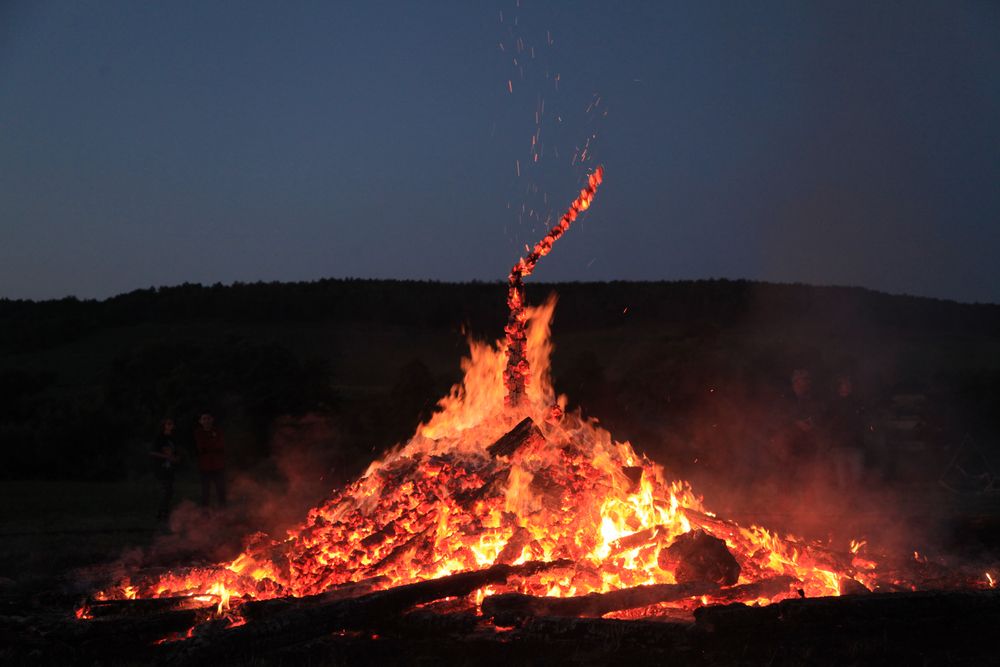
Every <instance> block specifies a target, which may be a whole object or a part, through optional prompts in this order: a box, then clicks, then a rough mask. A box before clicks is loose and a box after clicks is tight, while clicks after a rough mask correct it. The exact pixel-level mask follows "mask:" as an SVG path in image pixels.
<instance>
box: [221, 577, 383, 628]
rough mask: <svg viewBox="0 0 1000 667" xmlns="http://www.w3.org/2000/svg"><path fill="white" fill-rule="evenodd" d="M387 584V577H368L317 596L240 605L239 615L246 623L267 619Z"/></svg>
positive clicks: (352, 595)
mask: <svg viewBox="0 0 1000 667" xmlns="http://www.w3.org/2000/svg"><path fill="white" fill-rule="evenodd" d="M388 583H389V578H388V577H370V578H368V579H363V580H361V581H352V582H349V583H346V584H341V585H340V586H335V587H334V588H332V589H330V590H327V591H324V592H322V593H319V594H317V595H307V596H304V597H300V598H288V597H284V598H274V599H271V600H252V601H250V602H244V603H243V604H241V605H240V607H239V613H240V615H241V616H242V617H243V618H245V619H246V620H247V621H251V620H256V619H261V618H268V617H270V616H274V615H275V614H279V613H281V612H283V611H286V610H288V609H292V608H302V607H307V606H309V605H319V604H323V603H326V602H336V601H337V600H347V599H350V598H356V597H360V596H362V595H367V594H368V593H371V592H372V591H375V590H378V589H382V588H385V586H386V584H388Z"/></svg>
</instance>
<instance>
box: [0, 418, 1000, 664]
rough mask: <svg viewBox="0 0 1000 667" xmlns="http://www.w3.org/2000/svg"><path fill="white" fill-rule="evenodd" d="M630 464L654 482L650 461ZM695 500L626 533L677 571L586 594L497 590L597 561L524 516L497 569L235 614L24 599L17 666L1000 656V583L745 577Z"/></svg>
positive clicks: (6, 634)
mask: <svg viewBox="0 0 1000 667" xmlns="http://www.w3.org/2000/svg"><path fill="white" fill-rule="evenodd" d="M543 444H544V436H543V435H542V433H541V431H540V430H539V429H538V428H537V426H536V425H535V424H534V423H533V422H532V421H531V420H530V419H525V420H524V421H522V422H520V423H519V424H518V425H517V426H516V427H514V429H513V430H511V431H510V432H509V433H507V434H506V435H504V436H503V437H502V438H500V439H499V440H497V441H496V442H495V443H494V444H493V445H491V446H490V447H489V448H488V449H487V451H488V452H489V453H490V454H491V457H492V458H493V459H495V461H494V463H496V459H508V460H509V459H510V458H512V457H516V456H518V452H519V451H522V450H523V448H525V447H534V446H541V445H543ZM506 470H507V468H505V467H504V466H503V465H496V466H493V467H489V466H487V468H484V474H483V476H482V478H483V480H484V483H483V484H482V486H481V487H480V488H478V489H474V490H473V491H471V492H470V493H469V496H468V497H467V498H465V499H464V502H467V503H469V504H472V503H475V501H476V500H477V499H478V498H480V497H482V494H485V493H490V492H492V490H493V489H495V488H496V487H497V486H498V485H502V484H504V483H505V482H506V477H505V473H506ZM623 473H624V475H625V477H626V478H627V479H628V481H629V483H630V484H631V485H632V486H634V487H638V486H639V484H640V483H641V481H642V469H641V468H632V469H625V470H623ZM393 474H399V475H404V476H405V475H406V474H407V471H406V470H405V469H400V470H398V471H393ZM537 479H543V476H542V475H539V477H538V478H537ZM543 492H544V488H540V493H543ZM683 511H684V512H685V515H686V516H687V518H688V520H689V521H690V523H691V525H692V526H694V529H693V530H692V531H690V532H689V533H685V534H682V535H680V536H678V537H676V538H675V539H673V540H672V541H671V542H670V543H669V544H667V543H665V530H664V527H663V526H654V527H652V528H647V529H644V530H640V531H637V532H635V533H633V534H630V535H626V536H624V537H621V538H620V539H619V540H618V541H617V542H615V543H613V544H612V545H611V547H612V548H611V551H612V553H624V552H627V551H629V550H631V549H636V548H653V547H655V548H657V549H659V553H658V561H659V563H660V564H661V566H662V567H664V568H665V569H667V568H669V569H670V570H671V571H674V572H675V573H676V579H677V583H670V584H655V585H643V586H634V587H630V588H623V589H620V590H612V591H608V592H602V593H590V594H587V595H578V596H570V597H544V596H535V595H525V594H522V593H516V592H500V593H495V592H493V589H497V588H498V589H500V590H504V587H505V586H507V585H508V584H513V583H515V582H517V581H518V580H522V579H524V578H528V577H532V576H536V575H539V574H540V573H548V574H550V575H554V574H557V573H560V572H564V571H565V572H571V571H576V572H578V573H579V572H580V567H581V565H580V564H577V563H574V562H573V561H570V560H558V559H557V560H551V561H529V562H525V563H522V564H516V565H515V564H514V563H515V562H516V561H517V559H518V558H519V556H520V554H521V553H522V552H523V550H524V547H525V545H526V544H527V543H528V542H529V541H530V539H531V536H530V534H529V531H527V530H526V529H524V528H519V529H515V530H514V531H513V533H512V535H511V537H510V538H509V539H508V541H507V544H506V545H505V546H504V548H503V549H502V550H501V551H500V553H499V555H498V556H497V557H496V560H495V562H494V564H493V565H492V566H490V567H487V568H485V569H481V570H476V571H469V572H461V573H458V574H452V575H449V576H443V577H440V578H436V579H429V580H425V581H418V582H416V583H411V584H406V585H399V586H395V587H391V588H386V586H387V585H388V583H389V581H388V580H387V579H386V578H385V577H378V576H373V577H370V578H368V579H364V580H361V581H356V582H351V583H347V584H342V585H339V586H334V587H331V588H330V589H329V590H327V591H325V592H323V593H321V594H318V595H311V596H306V597H299V598H292V597H284V598H276V599H270V600H250V599H241V600H232V601H231V604H232V607H231V608H230V609H228V610H225V609H220V604H219V603H220V602H221V600H219V599H217V598H213V597H212V596H205V595H197V596H175V597H166V598H155V599H135V600H89V601H87V604H86V605H84V606H82V607H81V608H79V609H78V610H77V612H78V614H74V613H72V612H71V611H70V610H67V609H62V610H59V609H50V610H47V611H44V612H39V611H38V610H37V609H35V610H32V611H31V612H30V613H28V612H25V613H20V612H19V608H18V606H17V605H16V604H7V605H4V606H3V607H2V608H0V609H2V610H3V611H2V612H0V664H19V663H21V662H25V661H30V662H38V663H43V664H109V663H110V664H115V663H118V662H128V663H130V664H158V663H165V664H178V663H180V664H212V665H213V666H214V665H218V664H220V663H221V664H255V665H257V664H265V665H269V664H301V663H303V662H314V663H331V664H339V663H348V664H354V663H377V664H411V663H414V662H425V663H434V664H442V663H443V664H451V663H463V664H468V663H477V664H478V663H482V664H511V663H516V664H519V663H525V662H530V663H535V664H544V663H547V662H554V663H559V664H562V663H566V662H573V663H576V664H606V663H608V662H609V661H612V660H613V661H616V662H618V661H622V662H629V661H634V662H636V663H637V664H645V663H649V662H651V661H654V660H656V661H663V662H667V661H672V662H680V663H682V664H687V663H693V664H732V663H733V662H736V661H739V662H741V663H743V664H758V661H759V662H760V664H783V663H787V664H800V663H802V662H812V663H817V664H845V663H853V662H859V661H861V662H864V661H866V660H868V659H874V661H877V662H894V661H896V660H897V659H898V658H902V659H903V660H904V661H912V660H911V659H912V658H914V655H915V654H914V651H917V650H923V651H925V653H926V655H930V656H932V657H934V658H941V659H942V661H952V662H962V661H963V660H964V661H966V662H969V661H970V660H971V662H972V663H975V662H982V660H979V658H982V657H985V656H986V655H987V653H986V652H985V649H983V647H984V646H985V642H987V641H991V640H992V628H993V627H995V626H996V624H998V623H1000V594H998V593H1000V592H998V591H965V592H962V591H958V592H948V593H940V592H939V593H933V592H932V593H906V594H888V595H885V594H867V593H868V591H867V589H865V588H864V586H861V585H860V584H857V582H855V584H856V586H855V587H854V588H853V589H848V588H847V586H846V584H847V583H848V582H845V585H842V590H843V591H845V592H858V593H865V594H863V595H862V594H859V595H846V596H844V597H841V598H817V599H797V598H798V593H799V592H800V589H799V586H800V585H801V582H800V581H798V580H797V579H796V578H794V577H791V576H784V575H782V576H774V575H770V576H763V577H760V576H754V577H751V582H750V583H742V584H740V583H738V581H739V579H740V578H741V576H743V575H745V574H746V573H741V569H740V565H739V564H738V563H737V561H736V559H735V558H734V557H733V555H732V553H730V551H729V550H728V548H727V547H726V543H725V541H723V539H719V538H725V539H726V540H731V541H732V542H739V541H740V540H741V539H744V537H743V534H742V533H741V531H742V529H741V528H740V527H739V526H738V525H736V524H733V523H730V522H726V521H724V520H722V519H718V518H716V517H713V516H709V515H706V514H702V513H699V512H696V511H694V510H690V509H684V510H683ZM433 525H434V523H433V521H431V526H432V527H433ZM428 530H429V529H428ZM394 531H395V528H394V526H393V525H392V524H391V523H390V524H388V525H386V526H384V527H383V528H382V529H381V530H380V531H377V532H375V533H373V534H372V535H371V536H370V537H368V538H366V539H367V540H369V542H370V544H369V546H372V545H375V544H377V543H378V542H379V540H383V539H385V537H386V536H390V535H392V534H393V533H394ZM421 539H423V532H418V533H417V534H416V535H415V536H414V537H413V538H412V539H411V540H409V541H407V542H406V543H404V544H403V545H401V546H400V547H397V548H396V549H393V550H392V551H391V552H390V553H389V554H388V555H386V556H385V558H396V559H403V558H408V557H412V554H411V551H412V550H413V549H415V548H416V547H415V546H414V545H417V544H418V543H419V541H420V540H421ZM802 548H803V549H814V550H817V551H816V553H814V554H813V557H815V558H817V559H823V560H825V561H826V562H829V563H830V564H831V566H836V567H837V568H840V569H842V570H843V569H846V568H848V567H849V565H850V556H848V555H842V554H837V553H835V552H832V551H831V552H823V551H822V550H821V549H820V548H819V547H809V546H805V545H803V547H802ZM752 574H754V575H758V574H759V573H756V572H754V573H752ZM743 580H744V581H746V577H745V576H744V579H743ZM851 581H853V580H851ZM491 587H492V589H491ZM507 590H508V591H509V590H510V589H509V588H507ZM477 594H478V596H479V597H476V595H477ZM775 598H778V599H780V598H786V599H784V600H783V601H781V602H778V603H776V604H772V605H769V606H765V607H758V606H748V605H746V604H742V603H740V602H738V601H741V600H743V601H745V600H758V599H775ZM788 598H794V599H788ZM478 600H481V602H479V604H477V601H478ZM734 602H735V604H732V603H734ZM77 615H79V616H80V618H78V617H77ZM625 619H628V620H625ZM914 633H916V634H914ZM887 637H888V638H892V642H889V641H888V640H885V638H887ZM880 638H881V639H880ZM935 638H938V639H939V641H938V642H937V643H935V641H934V640H935ZM945 638H946V639H945ZM880 642H881V643H880ZM921 642H923V644H921ZM915 646H916V647H922V648H914V647H915ZM989 655H990V656H992V646H991V645H990V652H989ZM834 658H836V659H834ZM932 661H933V660H932Z"/></svg>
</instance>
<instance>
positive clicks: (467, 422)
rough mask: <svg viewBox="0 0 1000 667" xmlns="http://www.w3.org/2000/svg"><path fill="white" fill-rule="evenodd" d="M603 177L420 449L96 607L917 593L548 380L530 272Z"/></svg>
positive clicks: (551, 608)
mask: <svg viewBox="0 0 1000 667" xmlns="http://www.w3.org/2000/svg"><path fill="white" fill-rule="evenodd" d="M602 178H603V170H602V169H601V168H597V169H596V170H595V171H594V172H593V173H592V174H591V175H590V177H589V179H588V181H587V185H586V187H585V188H584V189H583V190H582V191H581V192H580V195H579V196H578V197H577V198H576V200H575V201H574V202H573V203H572V204H571V205H570V207H569V210H568V211H567V212H566V214H565V215H564V216H563V217H562V219H561V220H560V221H559V223H558V224H557V225H556V226H555V227H553V229H552V230H551V231H550V232H549V234H548V235H546V236H545V238H544V239H542V241H540V242H539V243H538V244H537V245H536V246H535V247H534V248H533V249H532V250H531V252H530V253H529V254H528V255H527V256H526V257H524V258H523V259H521V260H520V261H519V262H518V263H517V264H516V265H515V266H514V268H513V269H512V271H511V274H510V279H509V289H508V305H509V307H510V317H509V320H508V324H507V326H506V328H505V335H504V338H503V339H501V340H499V341H497V342H496V343H493V344H489V343H484V342H477V341H474V340H471V341H470V354H469V356H468V358H466V359H463V361H462V368H463V370H464V379H463V380H462V382H461V383H459V384H457V385H455V386H454V387H453V388H452V389H451V392H450V393H449V394H448V395H447V396H445V397H444V398H442V399H441V400H440V401H439V403H438V410H437V412H436V413H435V414H434V415H433V416H432V417H431V419H430V420H429V421H428V422H427V423H423V424H420V425H419V426H418V427H417V428H416V432H415V433H414V435H413V437H412V438H410V439H409V441H407V442H405V443H403V444H401V445H399V446H397V447H396V448H395V449H393V450H392V451H390V452H389V453H388V454H386V455H385V456H384V457H382V458H381V459H379V460H377V461H375V462H373V463H372V464H371V465H370V466H369V467H368V469H367V471H366V472H365V473H364V474H363V475H362V476H361V477H360V478H359V479H357V480H356V481H354V482H353V483H351V484H349V485H347V486H346V487H344V488H341V489H338V490H335V491H334V492H333V493H332V494H331V495H330V496H329V498H327V499H326V501H325V502H323V503H322V504H320V505H319V506H317V507H315V508H313V509H312V510H310V511H309V513H308V516H307V517H306V518H305V520H304V521H302V522H301V523H300V524H299V525H297V526H295V527H294V528H292V529H290V530H289V531H288V532H287V534H286V535H285V536H284V537H271V536H267V535H264V534H257V535H254V536H251V537H250V538H249V539H248V540H247V543H246V547H245V549H244V550H243V552H242V553H241V554H240V555H239V556H238V557H237V558H235V559H234V560H233V561H231V562H227V563H219V564H216V565H213V566H210V567H192V568H181V569H177V570H174V571H170V572H166V573H163V572H160V573H158V574H155V575H148V574H146V575H144V574H142V573H136V574H135V575H134V576H131V577H129V578H128V579H126V580H124V581H121V582H118V583H117V584H116V585H114V586H112V587H111V588H109V589H107V590H105V591H103V592H102V593H101V594H99V595H98V596H97V598H98V599H104V600H116V599H125V598H129V599H135V598H139V599H147V598H170V599H174V600H177V599H193V600H200V601H202V602H205V601H207V600H211V601H213V604H217V613H218V614H220V615H222V616H225V617H226V618H228V619H229V622H230V623H234V624H239V623H243V622H245V618H244V616H245V615H244V613H243V610H244V608H251V607H252V606H253V604H258V603H259V602H260V601H262V600H269V599H273V598H301V597H304V596H320V595H326V596H330V595H332V594H334V593H337V592H338V591H339V592H341V593H342V594H343V596H345V597H346V596H350V595H357V594H359V592H361V593H370V592H372V591H379V590H385V589H398V590H411V591H412V590H417V589H414V588H412V586H413V585H417V586H420V585H422V584H420V583H418V582H425V584H426V582H432V583H433V582H440V586H439V588H437V589H435V593H434V594H428V595H425V596H424V597H423V598H421V597H420V596H419V595H418V596H417V597H416V598H413V599H411V598H407V600H408V602H409V603H410V604H412V603H413V602H414V601H416V602H419V601H421V600H423V599H431V600H433V599H440V598H441V597H446V596H447V597H451V598H454V599H456V600H457V601H458V602H459V603H461V604H463V605H465V606H466V608H471V609H474V610H475V612H476V614H477V615H479V616H481V617H482V618H483V619H484V622H492V623H495V624H496V625H498V626H500V625H503V624H506V623H513V622H516V620H517V619H518V618H520V617H523V616H524V615H526V614H529V615H530V614H550V615H568V616H588V615H589V616H604V617H619V618H639V617H644V618H649V617H657V616H663V615H668V614H671V613H675V614H676V613H678V612H684V611H688V612H689V611H690V610H692V609H694V608H696V607H699V606H703V605H710V604H715V603H719V602H732V601H739V602H744V603H748V604H760V605H765V604H769V603H773V602H776V601H779V600H782V599H785V598H789V597H817V596H836V595H840V594H841V593H845V592H859V591H869V590H876V589H881V590H901V589H912V588H914V587H915V582H912V581H911V582H907V581H901V580H900V578H899V576H898V575H895V574H893V573H892V572H891V571H889V570H887V569H885V568H881V567H880V565H879V563H877V562H876V561H875V560H873V559H871V558H869V557H866V555H865V547H864V543H863V542H861V541H855V542H852V543H851V546H850V548H846V547H845V548H844V549H843V550H842V551H834V550H831V549H829V548H827V547H826V546H825V545H821V544H819V543H811V542H807V541H804V540H801V539H796V538H793V537H789V536H780V535H778V534H776V533H774V532H771V531H769V530H766V529H764V528H761V527H758V526H753V525H751V526H740V525H737V524H736V523H734V522H731V521H727V520H725V519H723V518H720V517H718V516H716V515H715V514H713V513H712V512H711V511H710V510H709V508H706V507H705V506H704V505H703V503H702V500H701V499H700V498H699V497H698V496H697V495H696V494H695V493H694V491H693V490H692V488H691V487H690V485H689V484H688V483H687V482H685V481H682V480H675V479H672V477H671V475H670V474H669V471H665V470H664V469H663V468H662V467H661V466H659V465H657V464H656V463H654V462H653V461H650V460H649V459H647V458H646V457H644V456H641V455H639V454H637V453H636V451H635V449H634V448H633V446H632V445H631V444H630V443H629V442H619V441H616V440H615V439H614V437H613V435H612V434H611V433H609V432H608V431H607V430H605V429H604V428H602V427H601V425H600V424H599V423H598V422H597V421H596V420H594V419H591V418H587V417H585V416H584V415H582V414H581V413H580V411H578V410H577V411H567V409H566V405H567V399H566V397H565V396H557V395H556V394H555V392H554V390H553V386H552V382H551V379H550V375H549V357H550V353H551V352H552V342H551V340H550V335H549V334H550V323H551V321H552V316H553V312H554V308H555V304H556V299H555V297H551V298H550V299H549V300H548V301H547V302H546V303H544V304H542V305H539V306H529V305H527V304H526V303H525V301H524V290H523V282H522V279H523V278H525V277H527V276H528V275H530V274H531V272H532V270H533V269H534V267H535V264H536V263H537V261H538V260H539V259H540V258H541V257H542V256H544V255H545V254H547V253H548V252H549V251H550V250H551V248H552V244H553V243H554V242H555V240H557V239H558V238H559V237H560V236H561V235H562V234H563V233H564V232H565V231H566V230H567V229H568V228H569V226H570V224H571V223H572V222H573V221H574V220H575V219H576V218H577V216H578V215H579V214H580V213H582V212H583V211H585V210H587V208H588V207H589V206H590V204H591V202H592V200H593V198H594V195H595V193H596V190H597V188H598V186H599V185H600V184H601V181H602ZM407 586H410V587H411V588H406V587H407ZM421 590H423V589H421ZM86 614H87V611H86V610H82V611H81V615H86Z"/></svg>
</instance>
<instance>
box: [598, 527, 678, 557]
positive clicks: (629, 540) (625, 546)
mask: <svg viewBox="0 0 1000 667" xmlns="http://www.w3.org/2000/svg"><path fill="white" fill-rule="evenodd" d="M664 530H666V526H662V525H661V526H653V527H652V528H646V529H645V530H640V531H638V532H635V533H632V534H630V535H625V536H624V537H619V538H618V539H617V540H615V541H614V542H612V543H611V544H609V545H608V546H609V547H611V553H610V554H609V556H614V555H617V554H620V553H623V552H625V551H631V550H632V549H637V548H638V547H641V546H645V545H647V544H653V543H655V542H657V541H658V540H659V539H660V538H661V536H662V534H663V532H664Z"/></svg>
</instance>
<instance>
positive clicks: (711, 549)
mask: <svg viewBox="0 0 1000 667" xmlns="http://www.w3.org/2000/svg"><path fill="white" fill-rule="evenodd" d="M657 562H658V563H659V565H660V567H661V568H663V569H664V570H670V571H672V572H673V573H674V578H675V579H676V580H677V581H678V582H680V583H684V582H688V581H714V582H715V583H717V584H721V585H723V586H731V585H732V584H735V583H736V582H737V580H738V579H739V578H740V564H739V563H737V562H736V559H735V558H734V557H733V555H732V554H731V553H729V549H727V548H726V543H725V542H724V541H722V540H720V539H719V538H717V537H712V536H711V535H709V534H708V533H706V532H704V531H702V530H692V531H689V532H687V533H684V534H683V535H680V536H679V537H678V538H677V539H676V540H674V541H673V543H672V544H671V545H670V546H669V547H667V548H666V549H661V550H660V554H659V556H657Z"/></svg>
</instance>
